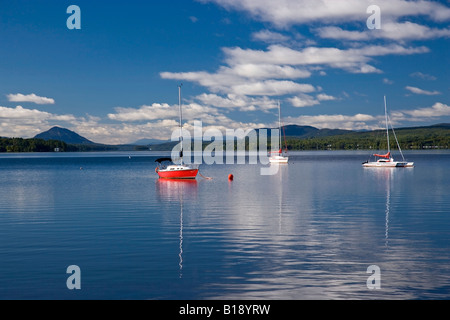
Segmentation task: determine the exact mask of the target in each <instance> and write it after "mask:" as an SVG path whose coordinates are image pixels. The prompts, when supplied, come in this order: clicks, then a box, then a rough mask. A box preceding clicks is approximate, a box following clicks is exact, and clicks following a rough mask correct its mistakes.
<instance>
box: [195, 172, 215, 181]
mask: <svg viewBox="0 0 450 320" xmlns="http://www.w3.org/2000/svg"><path fill="white" fill-rule="evenodd" d="M198 174H199V176H200V177H202V178H203V179H206V180H213V178H210V177H205V176H204V175H202V174H201V173H200V172H199V173H198Z"/></svg>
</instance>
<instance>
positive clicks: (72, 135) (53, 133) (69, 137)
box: [34, 126, 96, 145]
mask: <svg viewBox="0 0 450 320" xmlns="http://www.w3.org/2000/svg"><path fill="white" fill-rule="evenodd" d="M34 139H42V140H45V141H49V140H56V141H62V142H65V143H68V144H85V145H93V144H96V143H95V142H92V141H90V140H89V139H86V138H85V137H82V136H80V135H79V134H78V133H76V132H74V131H71V130H69V129H65V128H61V127H57V126H56V127H53V128H51V129H49V130H47V131H45V132H42V133H40V134H38V135H36V136H35V137H34Z"/></svg>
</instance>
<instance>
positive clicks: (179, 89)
mask: <svg viewBox="0 0 450 320" xmlns="http://www.w3.org/2000/svg"><path fill="white" fill-rule="evenodd" d="M182 85H183V84H180V85H179V86H178V105H179V108H180V143H181V151H180V158H181V165H183V111H182V109H181V86H182Z"/></svg>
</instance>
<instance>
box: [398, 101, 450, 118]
mask: <svg viewBox="0 0 450 320" xmlns="http://www.w3.org/2000/svg"><path fill="white" fill-rule="evenodd" d="M400 113H403V114H406V115H408V116H411V117H413V118H414V119H410V121H416V120H418V121H421V120H424V119H426V118H439V117H444V116H450V106H448V105H446V104H443V103H440V102H437V103H435V104H434V105H433V106H432V107H429V108H420V109H416V110H406V111H400Z"/></svg>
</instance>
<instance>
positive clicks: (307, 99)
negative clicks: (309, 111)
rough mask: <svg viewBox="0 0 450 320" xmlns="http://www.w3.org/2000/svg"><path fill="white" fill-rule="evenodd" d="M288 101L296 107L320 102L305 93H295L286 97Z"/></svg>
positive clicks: (309, 105) (310, 105)
mask: <svg viewBox="0 0 450 320" xmlns="http://www.w3.org/2000/svg"><path fill="white" fill-rule="evenodd" d="M288 101H289V102H290V103H291V104H292V105H293V106H294V107H296V108H304V107H312V106H315V105H318V104H320V102H319V100H317V99H315V98H314V97H311V96H310V95H307V94H302V95H297V96H295V97H292V98H288Z"/></svg>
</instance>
